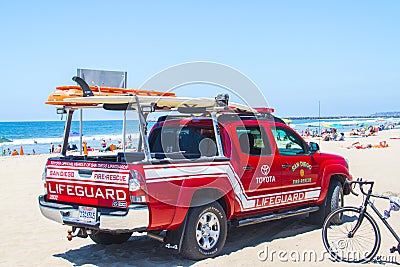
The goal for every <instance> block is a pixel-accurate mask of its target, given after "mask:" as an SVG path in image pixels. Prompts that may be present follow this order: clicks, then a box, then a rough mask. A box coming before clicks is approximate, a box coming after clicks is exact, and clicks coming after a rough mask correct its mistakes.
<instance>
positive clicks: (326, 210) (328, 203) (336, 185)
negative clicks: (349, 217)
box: [309, 180, 344, 227]
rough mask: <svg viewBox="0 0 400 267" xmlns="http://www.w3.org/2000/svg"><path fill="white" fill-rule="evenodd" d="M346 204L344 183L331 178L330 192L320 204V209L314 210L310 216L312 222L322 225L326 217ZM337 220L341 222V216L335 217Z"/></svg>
mask: <svg viewBox="0 0 400 267" xmlns="http://www.w3.org/2000/svg"><path fill="white" fill-rule="evenodd" d="M343 206H344V194H343V185H342V183H341V182H340V181H338V180H331V182H330V183H329V188H328V193H327V194H326V197H325V201H324V202H323V203H322V204H321V205H320V206H319V210H318V211H316V212H313V213H311V214H310V216H309V220H310V222H311V223H312V224H315V225H318V226H320V227H321V226H322V224H323V223H324V221H325V218H326V217H327V216H328V215H329V214H330V213H331V212H333V211H334V210H336V209H338V208H341V207H343ZM335 219H336V222H337V223H339V222H340V218H339V217H337V218H335Z"/></svg>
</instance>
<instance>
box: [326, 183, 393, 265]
mask: <svg viewBox="0 0 400 267" xmlns="http://www.w3.org/2000/svg"><path fill="white" fill-rule="evenodd" d="M346 183H347V184H348V186H349V188H350V192H351V193H352V194H354V195H355V196H358V195H359V194H358V193H356V192H354V190H353V186H354V187H355V186H356V185H357V184H358V185H359V188H360V191H361V193H362V194H363V195H364V197H365V198H364V200H363V203H362V205H361V206H360V207H358V208H357V207H342V208H339V209H336V210H334V211H333V212H331V213H330V214H329V215H328V216H327V218H326V219H325V222H324V224H323V228H322V239H323V242H324V246H325V248H326V250H327V251H328V253H329V254H330V255H331V257H332V259H333V260H336V261H343V262H349V263H366V262H369V261H371V260H372V259H374V257H375V256H376V254H377V253H378V250H379V247H380V244H381V234H380V230H379V227H378V224H377V223H376V221H375V220H374V218H373V217H372V216H371V215H370V214H369V213H368V212H367V207H368V206H370V207H371V208H372V210H373V211H374V212H375V214H376V215H377V216H378V217H379V218H380V219H381V220H382V222H383V224H384V225H385V226H386V227H387V228H388V230H389V231H390V232H391V233H392V235H393V237H394V238H395V239H396V240H397V242H398V244H397V246H393V247H392V248H391V249H390V252H391V253H394V252H396V251H397V252H398V253H399V254H400V237H399V236H398V235H397V233H396V232H395V231H394V230H393V228H392V227H391V226H390V224H389V223H388V222H387V219H388V218H389V217H390V211H391V210H396V211H397V210H399V208H400V198H398V197H388V196H383V195H376V194H373V193H372V188H373V186H374V182H373V181H362V180H361V179H359V180H357V181H347V182H346ZM364 186H369V188H368V192H365V191H364ZM371 197H374V198H381V199H386V200H389V201H390V208H389V210H385V212H384V215H382V214H381V213H380V212H379V211H378V209H377V208H376V207H375V205H374V203H373V202H371V200H370V198H371Z"/></svg>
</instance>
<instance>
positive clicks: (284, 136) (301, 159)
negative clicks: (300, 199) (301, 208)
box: [272, 126, 319, 195]
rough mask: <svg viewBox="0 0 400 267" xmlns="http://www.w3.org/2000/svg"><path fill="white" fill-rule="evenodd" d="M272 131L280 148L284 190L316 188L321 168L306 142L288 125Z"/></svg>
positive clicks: (279, 155)
mask: <svg viewBox="0 0 400 267" xmlns="http://www.w3.org/2000/svg"><path fill="white" fill-rule="evenodd" d="M272 132H273V134H274V137H275V141H276V144H277V148H278V153H277V159H278V161H279V164H280V167H281V170H282V177H281V187H282V191H286V192H287V191H298V190H300V192H301V191H304V190H306V189H310V188H315V187H316V184H317V178H318V170H319V168H318V166H317V163H316V161H315V160H313V157H312V156H311V154H310V153H309V150H308V145H307V144H306V142H305V141H304V140H303V139H302V138H301V137H300V136H299V135H298V134H297V133H296V132H294V131H293V130H292V129H290V128H288V127H283V126H276V127H275V129H272ZM308 195H310V194H308ZM311 195H312V194H311Z"/></svg>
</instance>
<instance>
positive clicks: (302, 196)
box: [143, 162, 321, 211]
mask: <svg viewBox="0 0 400 267" xmlns="http://www.w3.org/2000/svg"><path fill="white" fill-rule="evenodd" d="M143 169H144V172H145V176H146V182H147V183H160V182H168V181H177V180H186V179H198V178H215V177H220V178H227V179H228V180H229V182H230V184H231V186H232V188H233V191H234V193H235V197H236V199H237V200H238V203H239V204H240V208H241V210H242V211H248V210H257V209H262V208H267V207H275V206H281V205H287V204H289V203H301V202H306V201H312V200H317V199H318V198H319V195H320V193H321V188H320V187H315V188H308V189H303V190H296V191H290V192H282V193H275V194H267V195H260V196H252V197H249V196H247V194H246V192H245V190H244V188H243V185H242V183H241V181H240V178H239V176H238V175H237V174H236V172H235V171H234V169H233V167H232V165H231V164H229V163H227V162H212V163H187V164H162V165H146V166H143Z"/></svg>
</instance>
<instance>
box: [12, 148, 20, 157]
mask: <svg viewBox="0 0 400 267" xmlns="http://www.w3.org/2000/svg"><path fill="white" fill-rule="evenodd" d="M18 155H19V154H18V152H17V150H16V149H15V148H14V150H13V152H12V153H11V156H18Z"/></svg>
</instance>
